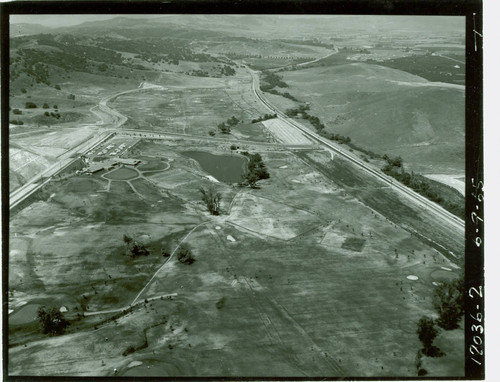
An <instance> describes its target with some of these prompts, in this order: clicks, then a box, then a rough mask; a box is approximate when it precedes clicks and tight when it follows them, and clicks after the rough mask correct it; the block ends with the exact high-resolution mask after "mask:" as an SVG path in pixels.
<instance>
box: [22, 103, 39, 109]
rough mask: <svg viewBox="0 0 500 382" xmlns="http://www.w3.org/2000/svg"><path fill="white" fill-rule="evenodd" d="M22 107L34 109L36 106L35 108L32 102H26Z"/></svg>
mask: <svg viewBox="0 0 500 382" xmlns="http://www.w3.org/2000/svg"><path fill="white" fill-rule="evenodd" d="M24 107H25V108H26V109H36V108H37V107H38V106H36V103H33V102H26V103H25V104H24Z"/></svg>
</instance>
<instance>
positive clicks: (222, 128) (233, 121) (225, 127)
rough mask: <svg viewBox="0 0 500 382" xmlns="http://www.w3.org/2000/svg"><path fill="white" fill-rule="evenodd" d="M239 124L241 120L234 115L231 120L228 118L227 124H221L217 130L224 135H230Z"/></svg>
mask: <svg viewBox="0 0 500 382" xmlns="http://www.w3.org/2000/svg"><path fill="white" fill-rule="evenodd" d="M239 122H240V120H239V119H238V118H236V117H235V116H234V115H233V116H232V117H231V118H228V119H227V120H226V121H225V122H221V123H219V124H218V125H217V128H218V129H219V130H220V132H221V133H222V134H229V133H230V132H231V127H233V126H236V125H237V124H238V123H239ZM209 134H210V132H209ZM210 135H212V134H210Z"/></svg>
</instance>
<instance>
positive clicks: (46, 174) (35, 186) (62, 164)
mask: <svg viewBox="0 0 500 382" xmlns="http://www.w3.org/2000/svg"><path fill="white" fill-rule="evenodd" d="M113 134H114V132H104V133H101V134H99V135H98V136H97V137H95V136H92V137H91V138H90V139H89V140H87V141H85V142H82V143H81V144H79V145H78V146H76V147H74V148H72V149H70V150H68V151H66V152H65V153H64V154H63V155H61V156H60V157H59V161H57V162H56V163H54V164H53V165H52V166H50V167H49V168H47V169H46V170H45V171H43V172H42V173H40V174H38V175H36V176H35V177H33V178H31V179H30V180H29V181H28V182H27V183H25V184H24V185H22V186H21V187H19V188H18V189H16V190H14V191H12V192H11V193H10V195H9V200H10V202H9V203H10V209H12V208H14V207H15V206H17V205H18V204H19V203H21V202H22V201H23V200H24V199H26V198H27V197H28V196H30V195H32V194H33V193H35V192H36V191H37V190H39V189H40V188H41V187H42V186H44V185H45V184H47V183H48V182H49V181H50V177H52V176H54V175H55V174H57V173H58V172H60V171H63V170H64V169H65V168H66V167H68V166H69V165H71V164H72V163H73V162H75V161H76V160H78V158H73V157H72V156H73V155H74V154H76V153H84V152H87V151H89V150H91V149H92V148H94V147H96V146H97V145H99V144H100V143H101V142H103V141H105V140H106V139H108V138H109V137H110V136H111V135H113Z"/></svg>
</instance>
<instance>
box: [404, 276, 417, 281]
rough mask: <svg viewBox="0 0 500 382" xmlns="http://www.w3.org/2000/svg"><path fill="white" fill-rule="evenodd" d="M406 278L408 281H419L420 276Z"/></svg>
mask: <svg viewBox="0 0 500 382" xmlns="http://www.w3.org/2000/svg"><path fill="white" fill-rule="evenodd" d="M406 278H407V279H408V280H412V281H417V280H418V276H414V275H408V276H406Z"/></svg>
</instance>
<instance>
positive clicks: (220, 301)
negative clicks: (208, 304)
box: [215, 297, 226, 310]
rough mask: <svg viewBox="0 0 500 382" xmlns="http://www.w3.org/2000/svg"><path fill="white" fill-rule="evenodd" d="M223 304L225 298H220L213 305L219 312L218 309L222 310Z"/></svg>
mask: <svg viewBox="0 0 500 382" xmlns="http://www.w3.org/2000/svg"><path fill="white" fill-rule="evenodd" d="M225 302H226V298H225V297H222V298H221V299H219V301H217V302H216V303H215V307H216V308H217V309H219V310H220V309H222V308H223V306H224V304H225Z"/></svg>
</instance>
